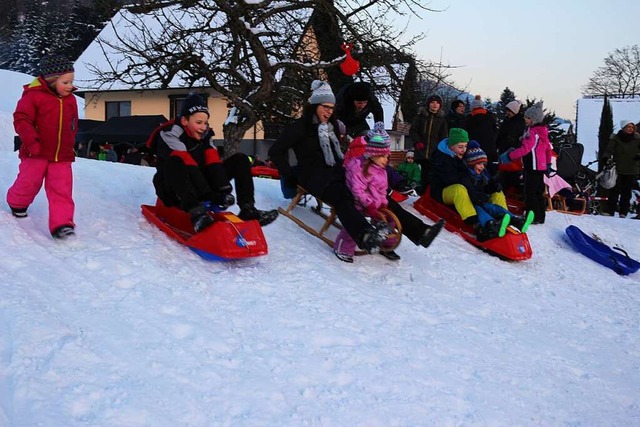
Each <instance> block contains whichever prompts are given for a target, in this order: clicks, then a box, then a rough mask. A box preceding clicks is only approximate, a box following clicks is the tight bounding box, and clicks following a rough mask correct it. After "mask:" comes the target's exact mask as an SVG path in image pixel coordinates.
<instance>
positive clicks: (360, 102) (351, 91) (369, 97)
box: [336, 82, 384, 138]
mask: <svg viewBox="0 0 640 427" xmlns="http://www.w3.org/2000/svg"><path fill="white" fill-rule="evenodd" d="M338 98H339V101H338V105H337V110H336V117H337V118H338V120H340V121H341V122H342V123H344V125H345V126H346V128H347V135H349V136H351V137H352V138H355V137H356V136H359V135H365V134H366V133H367V131H368V130H369V124H368V123H367V116H369V114H373V121H374V122H376V123H377V122H384V111H383V110H382V106H381V105H380V101H378V98H377V97H376V96H375V95H374V93H373V91H372V90H371V83H369V82H355V83H352V84H350V85H347V86H346V87H345V88H344V89H343V91H342V94H341V95H339V96H338Z"/></svg>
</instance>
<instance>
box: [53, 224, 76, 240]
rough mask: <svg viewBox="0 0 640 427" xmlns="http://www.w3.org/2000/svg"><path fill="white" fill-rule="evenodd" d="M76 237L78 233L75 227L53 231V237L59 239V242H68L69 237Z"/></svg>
mask: <svg viewBox="0 0 640 427" xmlns="http://www.w3.org/2000/svg"><path fill="white" fill-rule="evenodd" d="M75 235H76V232H75V230H74V229H73V227H72V226H70V225H63V226H60V227H58V228H56V229H55V230H53V232H52V233H51V236H53V238H54V239H58V240H66V239H68V238H69V237H74V236H75Z"/></svg>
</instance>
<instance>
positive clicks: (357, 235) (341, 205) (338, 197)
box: [305, 181, 369, 244]
mask: <svg viewBox="0 0 640 427" xmlns="http://www.w3.org/2000/svg"><path fill="white" fill-rule="evenodd" d="M305 189H306V190H307V191H309V192H310V193H311V194H312V195H314V196H317V197H319V198H320V199H321V200H322V201H323V202H326V203H328V204H330V205H331V206H333V208H334V209H335V210H336V215H337V217H338V219H339V220H340V223H341V224H342V226H343V227H344V228H345V230H347V233H349V236H351V238H353V240H355V241H356V243H358V244H359V243H360V241H361V240H362V235H363V234H364V230H365V228H366V227H367V226H368V225H369V222H367V220H366V218H365V217H364V216H363V215H362V214H361V213H360V211H358V209H356V203H355V200H354V198H353V194H351V191H350V190H349V188H347V186H346V185H345V183H344V182H342V181H332V182H330V183H329V184H328V185H327V186H326V187H324V189H323V190H322V191H321V194H317V193H314V191H313V189H310V188H307V187H305Z"/></svg>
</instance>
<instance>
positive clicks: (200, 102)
mask: <svg viewBox="0 0 640 427" xmlns="http://www.w3.org/2000/svg"><path fill="white" fill-rule="evenodd" d="M195 113H206V114H207V116H209V117H211V116H210V114H209V107H207V101H205V100H204V99H203V98H202V97H201V96H200V95H198V94H197V93H193V92H191V93H190V94H189V95H187V97H186V98H185V100H184V102H183V103H182V109H181V110H180V117H184V118H185V119H187V118H189V116H191V115H192V114H195Z"/></svg>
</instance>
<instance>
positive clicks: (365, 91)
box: [349, 82, 371, 101]
mask: <svg viewBox="0 0 640 427" xmlns="http://www.w3.org/2000/svg"><path fill="white" fill-rule="evenodd" d="M349 90H350V91H351V98H352V99H353V100H354V101H368V100H369V96H370V95H371V84H370V83H368V82H355V83H353V84H352V85H351V87H350V88H349Z"/></svg>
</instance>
